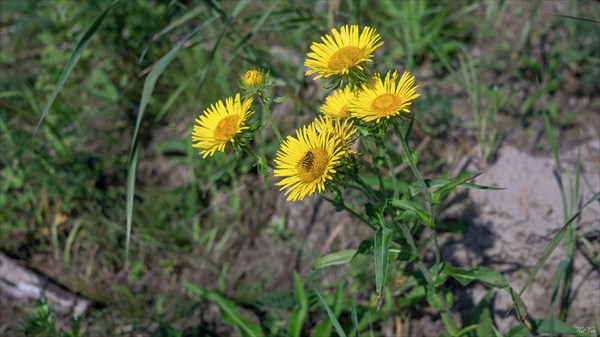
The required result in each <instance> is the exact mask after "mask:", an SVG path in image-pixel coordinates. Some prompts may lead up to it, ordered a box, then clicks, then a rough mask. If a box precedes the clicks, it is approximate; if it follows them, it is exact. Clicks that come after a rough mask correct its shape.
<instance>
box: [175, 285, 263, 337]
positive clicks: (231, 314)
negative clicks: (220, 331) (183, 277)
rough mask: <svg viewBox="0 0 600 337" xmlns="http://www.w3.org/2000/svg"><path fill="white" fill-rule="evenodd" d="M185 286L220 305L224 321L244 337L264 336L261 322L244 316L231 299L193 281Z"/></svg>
mask: <svg viewBox="0 0 600 337" xmlns="http://www.w3.org/2000/svg"><path fill="white" fill-rule="evenodd" d="M184 287H185V288H186V289H188V290H189V291H191V292H192V293H195V294H197V295H198V296H200V297H201V298H203V299H206V300H208V301H210V302H212V303H214V304H216V305H217V306H218V307H219V312H220V313H221V318H222V319H223V322H225V323H227V324H230V325H233V327H234V328H235V330H236V331H237V332H238V333H239V334H240V335H241V336H242V337H260V336H264V335H265V334H264V332H263V330H262V328H261V327H260V325H259V324H257V323H254V322H251V321H249V320H247V319H245V318H243V317H242V315H241V314H240V313H239V312H238V310H237V308H236V305H235V303H234V302H233V301H231V300H230V299H228V298H226V297H224V296H222V295H220V294H218V293H216V292H212V291H208V290H205V289H203V288H201V287H198V286H195V285H193V284H191V283H187V282H185V283H184Z"/></svg>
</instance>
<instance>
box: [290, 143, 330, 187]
mask: <svg viewBox="0 0 600 337" xmlns="http://www.w3.org/2000/svg"><path fill="white" fill-rule="evenodd" d="M327 165H329V155H328V154H327V151H326V150H324V149H319V148H315V149H310V150H309V151H307V152H306V153H305V154H304V157H302V159H301V160H300V161H299V162H298V165H296V169H297V170H298V176H299V177H300V180H301V181H302V182H303V183H311V182H313V181H315V180H317V179H320V178H321V177H323V175H324V174H325V170H327Z"/></svg>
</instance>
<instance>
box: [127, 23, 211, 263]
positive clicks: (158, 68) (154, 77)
mask: <svg viewBox="0 0 600 337" xmlns="http://www.w3.org/2000/svg"><path fill="white" fill-rule="evenodd" d="M216 19H217V17H212V18H210V19H209V20H207V21H204V23H203V24H202V25H200V26H198V27H197V28H196V29H194V30H193V31H192V32H190V33H189V34H188V35H187V36H185V37H184V38H183V39H182V40H181V41H179V43H177V45H176V46H175V47H174V48H173V49H171V51H169V52H168V53H167V54H166V55H165V56H163V57H162V58H161V59H160V60H159V61H158V62H156V64H155V65H154V68H153V69H152V71H151V72H150V73H149V74H148V76H146V80H145V81H144V88H143V89H142V98H141V99H140V105H139V108H138V114H137V120H136V123H135V129H134V130H133V139H132V144H131V152H130V153H129V163H128V165H127V197H126V212H127V232H126V237H125V264H126V265H128V263H129V242H130V240H131V223H132V221H133V197H134V194H135V176H136V169H137V158H138V155H139V151H140V144H139V137H138V133H139V131H140V125H141V124H142V118H143V117H144V112H145V111H146V106H147V105H148V102H149V101H150V97H152V93H153V92H154V86H155V85H156V82H157V81H158V77H159V76H160V75H161V74H162V73H163V71H165V69H166V68H167V66H168V65H169V64H171V62H172V61H173V60H174V59H175V56H177V53H178V52H179V50H180V49H181V48H183V45H184V44H185V43H186V42H187V41H188V40H189V39H191V38H192V37H193V36H194V35H196V34H197V33H199V32H200V31H202V30H203V29H204V28H206V27H208V25H209V24H211V23H212V22H213V21H214V20H216Z"/></svg>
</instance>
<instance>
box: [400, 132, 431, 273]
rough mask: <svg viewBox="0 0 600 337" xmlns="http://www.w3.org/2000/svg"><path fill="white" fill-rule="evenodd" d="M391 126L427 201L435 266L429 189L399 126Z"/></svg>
mask: <svg viewBox="0 0 600 337" xmlns="http://www.w3.org/2000/svg"><path fill="white" fill-rule="evenodd" d="M392 124H393V125H394V131H395V132H396V136H398V138H399V139H400V143H401V144H402V149H403V150H404V155H405V158H406V161H407V162H408V165H409V166H410V168H411V170H412V172H413V174H414V175H415V177H416V178H417V181H418V182H419V184H420V185H421V186H422V187H423V191H424V192H425V199H427V206H428V209H429V216H430V218H431V221H432V222H433V228H432V231H431V236H432V237H433V243H434V246H435V264H436V265H438V264H440V262H441V258H440V245H439V243H438V240H437V233H436V230H435V207H434V206H433V203H432V201H431V200H432V198H431V191H429V187H427V185H426V184H425V180H424V179H423V176H422V175H421V172H420V171H419V169H418V168H417V164H416V163H415V160H414V158H413V156H412V153H411V151H410V147H409V146H408V142H407V141H406V139H405V138H404V134H403V132H402V130H400V126H399V125H398V123H392Z"/></svg>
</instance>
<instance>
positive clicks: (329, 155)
mask: <svg viewBox="0 0 600 337" xmlns="http://www.w3.org/2000/svg"><path fill="white" fill-rule="evenodd" d="M345 125H346V127H349V126H348V125H349V124H347V123H346V124H345ZM335 132H336V130H335V127H334V125H333V124H332V123H331V120H330V121H329V122H325V121H323V120H320V121H317V122H313V123H311V124H309V125H307V126H304V127H303V128H302V129H299V130H296V137H294V136H288V137H287V138H286V140H285V141H284V142H283V144H281V148H280V149H279V151H277V156H276V158H275V171H274V174H275V176H276V177H283V179H282V180H281V181H279V182H277V183H276V185H278V186H281V189H282V190H283V189H287V191H286V192H285V195H286V196H287V201H296V200H302V199H304V197H306V196H307V195H312V194H314V193H315V192H316V191H318V192H323V191H324V190H325V183H326V182H327V181H330V180H332V179H333V176H334V175H335V173H336V166H338V164H340V161H341V160H342V159H343V157H344V156H345V155H346V154H347V153H348V149H347V146H346V144H345V143H344V142H341V141H340V137H339V135H337V136H336V134H335ZM338 132H339V130H338ZM348 132H349V131H348ZM344 137H347V138H349V137H350V135H347V134H344Z"/></svg>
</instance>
